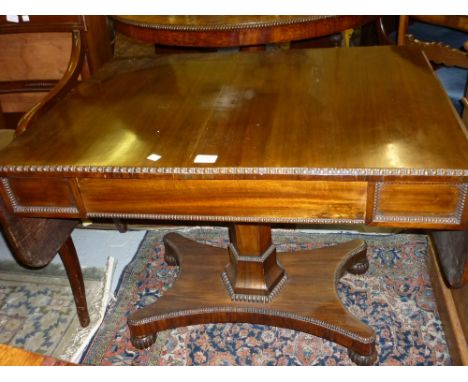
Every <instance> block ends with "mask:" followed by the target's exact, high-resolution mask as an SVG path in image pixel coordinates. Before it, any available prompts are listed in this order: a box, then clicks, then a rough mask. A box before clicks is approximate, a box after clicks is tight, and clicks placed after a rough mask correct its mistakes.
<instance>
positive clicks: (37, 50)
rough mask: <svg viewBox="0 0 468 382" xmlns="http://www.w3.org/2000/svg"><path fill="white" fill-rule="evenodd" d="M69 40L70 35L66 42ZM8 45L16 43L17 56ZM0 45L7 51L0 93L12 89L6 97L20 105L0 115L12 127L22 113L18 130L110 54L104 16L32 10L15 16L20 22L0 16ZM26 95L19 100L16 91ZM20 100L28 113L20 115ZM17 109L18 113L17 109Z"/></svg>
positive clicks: (99, 64)
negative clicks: (62, 14) (45, 12)
mask: <svg viewBox="0 0 468 382" xmlns="http://www.w3.org/2000/svg"><path fill="white" fill-rule="evenodd" d="M67 40H70V44H69V45H68V46H67V44H66V41H67ZM23 44H24V45H25V46H26V48H24V49H23V48H21V46H22V45H23ZM12 45H14V46H16V47H17V48H15V49H16V52H17V53H18V52H19V53H20V56H15V55H11V53H12V51H11V50H10V48H9V47H11V46H12ZM0 47H2V48H3V49H5V50H6V52H5V54H4V55H3V57H2V59H1V62H2V63H3V65H5V66H4V68H3V69H4V70H3V71H2V73H1V74H0V97H5V95H6V94H15V97H16V98H15V99H13V100H10V99H8V100H7V101H8V103H12V104H18V106H16V105H15V106H14V112H9V110H5V108H4V110H3V111H4V112H5V115H4V116H2V118H3V119H4V120H5V119H6V120H7V122H10V120H11V123H8V126H11V125H14V126H15V127H16V122H17V119H18V118H20V117H22V120H20V122H19V127H18V128H19V129H20V130H22V129H23V128H24V126H26V125H27V124H28V119H30V118H33V117H34V118H38V117H40V115H41V113H42V112H44V111H45V110H47V109H48V108H49V107H51V106H52V105H53V104H54V102H55V101H57V100H58V99H60V97H61V96H63V95H64V94H66V92H67V91H68V90H69V89H70V88H71V86H73V85H74V83H75V81H76V80H77V78H78V77H79V76H81V77H82V78H83V79H87V78H89V77H90V75H92V74H93V73H94V72H95V71H96V70H97V69H98V68H99V67H101V66H102V65H103V64H104V63H105V62H107V61H108V60H109V59H110V58H111V57H112V47H111V36H110V28H109V26H108V22H107V18H106V17H105V16H72V15H68V16H40V15H32V16H18V22H11V21H8V20H7V16H0ZM28 48H29V50H30V51H27V49H28ZM67 62H68V64H67ZM49 66H50V68H49ZM46 67H47V68H46ZM17 68H21V70H17ZM44 76H47V77H44ZM25 94H29V95H28V98H26V100H23V99H22V98H21V97H20V95H21V96H22V95H25ZM31 94H37V96H36V97H32V96H31ZM31 97H32V98H31ZM30 98H31V99H30ZM1 102H2V99H1V98H0V103H1ZM23 104H24V105H26V109H25V110H26V111H27V113H26V114H24V115H21V114H22V113H21V112H23V111H24V110H23V109H22V108H23V107H24V106H23ZM29 105H31V106H32V105H34V106H33V107H32V108H31V107H29ZM0 109H1V108H0ZM17 109H18V110H19V109H21V112H19V113H18V112H16V111H17ZM0 111H1V110H0ZM7 112H8V113H7Z"/></svg>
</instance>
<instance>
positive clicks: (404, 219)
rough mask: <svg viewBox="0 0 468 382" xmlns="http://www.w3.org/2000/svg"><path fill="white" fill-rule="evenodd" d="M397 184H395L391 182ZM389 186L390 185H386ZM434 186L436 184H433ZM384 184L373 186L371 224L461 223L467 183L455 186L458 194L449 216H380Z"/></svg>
mask: <svg viewBox="0 0 468 382" xmlns="http://www.w3.org/2000/svg"><path fill="white" fill-rule="evenodd" d="M392 183H397V182H392ZM386 184H391V183H386ZM402 184H403V183H402ZM433 184H436V183H433ZM383 186H384V183H382V182H378V183H376V184H375V194H374V203H373V204H374V208H373V212H372V215H373V219H372V221H373V222H376V223H387V222H388V223H428V224H455V225H459V224H461V223H462V217H463V211H464V208H465V200H466V196H467V193H468V183H465V184H456V185H454V186H456V187H458V188H459V190H460V192H459V196H458V202H457V207H456V210H455V212H454V213H453V215H451V216H442V217H441V216H399V215H382V214H380V211H379V200H380V192H381V190H382V187H383Z"/></svg>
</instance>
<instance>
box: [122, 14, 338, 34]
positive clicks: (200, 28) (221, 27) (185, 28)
mask: <svg viewBox="0 0 468 382" xmlns="http://www.w3.org/2000/svg"><path fill="white" fill-rule="evenodd" d="M335 17H337V16H325V15H324V16H308V17H306V16H304V17H301V18H290V19H281V20H272V21H266V22H252V23H244V24H241V23H237V24H213V25H181V24H179V25H167V24H149V23H145V22H138V21H133V20H128V19H122V18H120V17H118V16H117V17H113V18H114V19H115V20H116V21H118V22H119V23H122V24H128V25H133V26H136V27H140V28H145V29H156V30H167V31H181V32H206V31H234V30H242V29H256V28H268V27H277V26H283V25H284V26H287V25H294V24H302V23H307V22H313V21H317V20H323V19H327V18H335Z"/></svg>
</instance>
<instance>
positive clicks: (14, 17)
mask: <svg viewBox="0 0 468 382" xmlns="http://www.w3.org/2000/svg"><path fill="white" fill-rule="evenodd" d="M6 21H8V22H10V23H19V17H18V16H17V15H6Z"/></svg>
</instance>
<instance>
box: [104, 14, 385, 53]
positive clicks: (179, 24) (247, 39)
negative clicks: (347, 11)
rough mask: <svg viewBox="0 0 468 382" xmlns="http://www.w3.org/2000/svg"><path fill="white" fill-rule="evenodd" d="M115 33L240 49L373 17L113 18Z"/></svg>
mask: <svg viewBox="0 0 468 382" xmlns="http://www.w3.org/2000/svg"><path fill="white" fill-rule="evenodd" d="M112 19H113V21H114V26H115V29H116V30H117V31H119V32H121V33H123V34H125V35H127V36H130V37H133V38H135V39H137V40H140V41H145V42H149V43H153V44H158V45H165V46H178V47H197V48H200V47H203V48H206V47H211V48H226V47H241V50H249V49H250V50H251V49H263V47H264V45H265V44H271V43H284V42H291V41H299V40H305V39H310V38H315V37H322V36H327V35H331V34H334V33H339V32H343V31H345V30H347V29H353V28H357V27H359V26H361V25H364V24H367V23H370V22H372V21H374V20H376V19H377V16H113V17H112Z"/></svg>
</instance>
